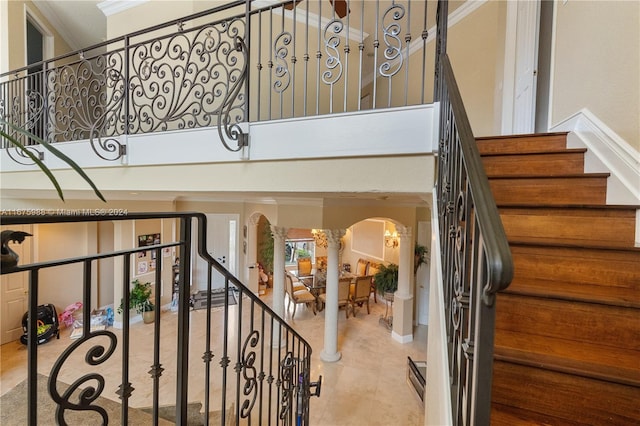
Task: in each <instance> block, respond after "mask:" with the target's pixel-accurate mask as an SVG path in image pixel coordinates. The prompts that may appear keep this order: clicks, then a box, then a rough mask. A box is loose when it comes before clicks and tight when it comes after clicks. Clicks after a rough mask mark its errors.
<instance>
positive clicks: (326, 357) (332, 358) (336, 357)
mask: <svg viewBox="0 0 640 426" xmlns="http://www.w3.org/2000/svg"><path fill="white" fill-rule="evenodd" d="M340 358H342V354H341V353H340V352H335V353H332V354H328V353H326V352H325V351H324V350H323V351H322V352H320V359H321V360H323V361H324V362H336V361H340Z"/></svg>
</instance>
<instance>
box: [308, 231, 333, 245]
mask: <svg viewBox="0 0 640 426" xmlns="http://www.w3.org/2000/svg"><path fill="white" fill-rule="evenodd" d="M311 235H313V239H314V240H315V242H316V246H318V247H323V248H327V246H328V245H329V243H328V242H327V234H325V233H324V232H322V229H312V230H311Z"/></svg>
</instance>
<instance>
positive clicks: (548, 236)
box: [498, 206, 636, 248]
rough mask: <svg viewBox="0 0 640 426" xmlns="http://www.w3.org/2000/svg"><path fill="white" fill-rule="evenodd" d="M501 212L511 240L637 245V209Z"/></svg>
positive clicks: (504, 209) (516, 209)
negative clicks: (635, 237)
mask: <svg viewBox="0 0 640 426" xmlns="http://www.w3.org/2000/svg"><path fill="white" fill-rule="evenodd" d="M498 211H499V213H500V217H501V219H502V223H503V225H504V229H505V231H506V233H507V238H508V239H509V241H519V242H530V243H535V242H539V243H544V242H558V241H559V242H561V243H564V244H574V245H584V246H611V247H623V248H624V247H633V245H634V244H635V239H634V236H635V227H636V211H635V210H633V209H606V208H575V207H568V208H567V207H560V208H556V207H553V206H549V207H547V208H537V209H526V208H519V207H516V206H501V207H499V209H498Z"/></svg>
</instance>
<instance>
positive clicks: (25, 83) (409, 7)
mask: <svg viewBox="0 0 640 426" xmlns="http://www.w3.org/2000/svg"><path fill="white" fill-rule="evenodd" d="M340 5H342V6H344V7H341V6H340ZM434 21H435V3H434V4H431V3H429V2H424V1H409V0H407V1H404V2H390V1H375V2H369V1H364V2H356V1H346V2H329V1H319V2H317V1H310V2H282V3H278V2H267V1H261V2H256V1H254V2H245V1H236V2H230V3H227V4H225V5H222V6H219V7H216V8H214V9H210V10H206V11H203V12H198V13H195V14H192V15H190V16H186V17H184V18H180V19H175V20H173V21H170V22H167V23H165V24H161V25H157V26H154V27H150V28H146V29H141V30H137V31H136V32H132V33H129V34H127V35H124V36H120V37H116V38H113V39H111V40H109V41H107V42H104V43H101V44H99V45H95V46H93V47H90V48H87V49H84V50H82V51H79V52H72V53H69V54H66V55H62V56H59V57H56V58H54V59H52V60H47V61H43V62H40V63H37V64H32V65H30V66H28V67H24V68H21V69H18V70H15V71H12V72H10V73H5V74H4V75H2V76H1V79H2V81H1V83H0V86H1V88H0V116H1V117H2V119H3V120H4V122H5V125H4V128H5V129H6V130H7V131H9V132H11V133H13V134H14V135H15V136H17V137H18V139H19V140H20V141H21V142H22V143H23V144H24V145H25V146H28V147H29V148H28V149H30V150H32V152H34V153H37V154H38V155H40V156H41V157H43V158H44V162H45V164H47V165H48V166H49V167H51V168H52V169H56V168H64V167H66V165H65V164H64V163H62V162H58V161H57V159H56V158H55V157H54V156H52V155H50V154H48V153H47V152H46V150H45V149H43V148H42V147H39V146H38V143H37V142H36V141H35V140H34V139H33V138H29V137H28V136H25V135H22V134H19V133H17V131H16V130H15V128H14V127H11V126H16V127H19V128H22V129H26V130H27V131H29V132H31V133H33V134H35V135H36V136H38V137H39V138H41V139H43V140H45V141H46V142H49V143H54V144H55V145H56V147H57V148H58V149H60V150H61V151H63V152H65V153H66V154H68V155H69V156H71V157H72V158H74V159H75V160H76V161H77V162H78V164H79V165H80V166H82V167H85V168H100V169H102V168H107V169H109V168H114V167H115V168H118V169H120V168H122V167H127V166H175V165H184V164H192V165H194V164H196V163H197V164H200V165H202V164H209V165H212V164H219V163H228V165H229V164H231V165H229V167H231V168H232V169H233V170H232V171H231V173H233V174H237V169H236V168H235V167H237V165H238V164H240V163H247V162H258V161H271V162H273V161H276V162H277V161H289V160H300V159H305V160H318V159H327V158H342V157H348V158H358V159H360V160H364V162H365V163H367V162H371V161H373V159H375V158H380V157H385V161H384V164H385V166H386V167H383V169H384V168H387V169H389V174H390V175H391V176H392V175H393V173H398V172H399V170H400V169H402V168H403V167H404V166H401V163H400V162H398V161H396V159H398V158H403V159H404V160H406V156H414V157H416V156H417V157H421V158H424V156H432V155H433V152H434V151H435V147H436V143H435V142H434V141H435V135H436V133H437V130H436V128H437V126H436V125H435V123H436V116H437V104H436V105H434V104H430V103H429V102H431V100H432V93H433V77H432V76H433V65H432V64H433V56H434V53H433V47H432V46H431V47H430V44H432V43H430V41H431V39H432V38H433V36H434V35H435V30H434V29H433V28H434ZM3 147H5V148H7V147H8V144H7V142H6V141H3ZM404 160H403V161H404ZM30 163H31V160H30V159H28V158H26V157H25V156H24V155H23V154H22V153H21V152H20V151H18V150H16V149H15V148H8V149H5V150H3V152H2V169H3V171H5V172H13V171H16V172H18V171H25V170H35V169H36V166H35V165H33V164H30ZM403 164H406V163H403ZM234 165H235V166H234ZM239 167H244V166H239ZM318 167H319V168H322V167H323V166H322V165H318ZM363 167H365V168H372V167H374V168H377V169H380V167H379V165H374V164H364V165H363ZM244 171H245V172H247V170H246V169H245V170H244ZM228 172H229V170H226V171H225V175H228ZM427 175H429V176H433V169H430V172H429V173H427ZM259 176H260V172H258V171H257V172H256V175H255V176H249V178H248V179H249V180H250V181H252V182H257V181H259V179H257V178H258V177H259ZM388 178H389V176H388V175H385V176H384V179H381V182H382V181H388V180H389V179H388ZM9 179H11V177H9ZM98 179H100V178H99V177H98ZM423 182H424V181H423ZM376 186H377V187H378V189H379V190H382V191H384V190H385V188H384V185H383V186H382V187H381V186H380V185H379V184H378V183H376ZM421 186H423V185H421ZM5 187H7V186H6V185H5ZM374 187H375V186H374ZM201 189H203V190H206V188H201ZM235 189H236V190H245V191H246V190H254V191H260V190H261V188H260V187H259V185H245V186H242V187H238V188H235ZM290 189H291V190H294V191H298V190H300V189H304V188H290ZM352 189H353V190H356V188H352ZM364 189H366V188H364ZM194 190H197V188H194ZM317 190H318V191H323V190H328V188H326V187H324V188H323V187H319V188H317ZM408 190H409V191H414V190H415V188H413V189H408Z"/></svg>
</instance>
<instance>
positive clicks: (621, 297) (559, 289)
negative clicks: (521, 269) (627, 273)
mask: <svg viewBox="0 0 640 426" xmlns="http://www.w3.org/2000/svg"><path fill="white" fill-rule="evenodd" d="M503 292H504V293H512V294H521V295H527V296H537V297H549V298H554V299H562V300H572V301H580V302H588V303H600V304H605V305H611V306H624V307H627V308H636V309H640V292H639V291H638V290H637V289H635V288H628V287H612V286H598V285H592V284H581V285H576V284H575V283H567V282H558V281H551V280H537V279H531V280H526V279H522V280H516V279H514V281H513V282H512V283H511V285H510V286H509V288H507V289H506V290H503Z"/></svg>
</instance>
